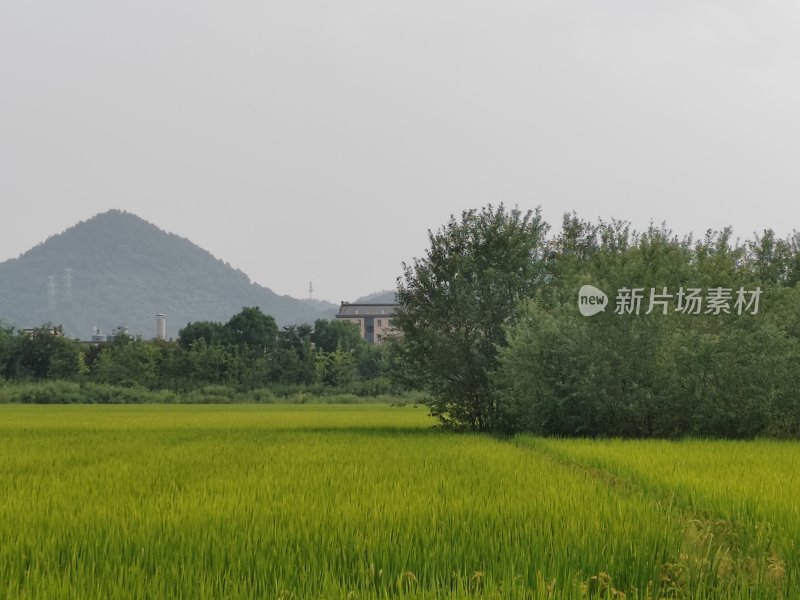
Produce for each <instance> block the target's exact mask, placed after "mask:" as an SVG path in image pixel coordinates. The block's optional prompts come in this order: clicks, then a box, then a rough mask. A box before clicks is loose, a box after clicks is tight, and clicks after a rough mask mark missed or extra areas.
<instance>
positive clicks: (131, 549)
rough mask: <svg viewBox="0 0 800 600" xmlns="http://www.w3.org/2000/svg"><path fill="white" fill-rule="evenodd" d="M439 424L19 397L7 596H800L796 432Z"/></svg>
mask: <svg viewBox="0 0 800 600" xmlns="http://www.w3.org/2000/svg"><path fill="white" fill-rule="evenodd" d="M433 425H434V422H433V421H432V420H431V419H430V418H429V417H428V416H427V415H426V413H425V411H424V410H422V409H419V408H414V407H411V406H405V407H395V406H386V405H380V406H378V405H359V406H335V405H316V406H314V405H297V406H281V405H266V406H265V405H227V406H217V405H194V406H187V405H168V406H163V405H124V406H100V405H95V406H85V405H84V406H81V405H74V406H73V405H67V406H36V405H25V406H20V405H2V406H0V595H2V594H3V593H4V595H5V596H6V597H10V598H14V597H24V598H65V597H71V598H86V599H89V598H295V599H306V598H331V599H334V598H473V597H481V598H547V597H557V598H562V597H563V598H573V597H576V598H580V597H587V598H588V597H593V598H621V597H623V596H622V595H623V594H625V595H626V597H627V598H645V597H686V598H689V597H692V598H702V597H707V598H717V597H735V598H738V597H748V598H750V597H754V598H758V597H762V598H775V597H779V596H781V595H782V596H784V597H787V598H791V597H793V596H794V595H795V592H797V591H798V583H797V571H796V569H797V565H796V564H795V562H794V561H793V556H794V555H795V553H794V552H793V550H794V546H793V544H794V541H793V540H796V539H798V538H797V537H796V533H797V531H798V529H797V526H798V518H797V511H796V509H794V508H793V507H792V496H794V497H796V494H794V492H795V491H796V486H797V485H798V483H797V477H796V475H795V473H796V471H797V470H796V467H794V466H793V465H796V460H797V458H800V454H798V452H797V446H796V445H795V444H792V443H774V442H770V443H761V442H757V443H752V444H747V443H730V442H694V441H690V442H681V443H667V442H663V443H650V442H616V441H608V442H587V441H574V440H573V441H564V440H541V439H535V438H526V437H521V438H517V439H515V440H513V441H508V440H496V439H492V438H488V437H481V436H470V435H456V434H450V433H445V432H442V431H439V430H436V429H434V428H433ZM659 444H661V445H659ZM793 469H794V470H793ZM787 473H790V475H788V476H786V474H787ZM782 481H783V482H788V483H784V484H783V485H782V483H781V482H782ZM784 496H785V497H784ZM2 586H5V587H2Z"/></svg>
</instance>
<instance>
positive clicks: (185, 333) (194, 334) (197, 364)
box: [0, 308, 391, 393]
mask: <svg viewBox="0 0 800 600" xmlns="http://www.w3.org/2000/svg"><path fill="white" fill-rule="evenodd" d="M62 334H63V332H62V331H61V329H60V328H59V327H55V328H54V327H52V326H50V325H45V326H43V327H41V328H39V329H36V330H34V331H33V332H24V333H23V332H20V333H17V334H15V333H14V331H13V330H12V329H10V328H0V377H2V378H4V379H7V380H12V381H39V380H56V379H57V380H66V381H87V382H96V383H105V384H113V385H119V386H126V387H133V386H136V387H145V388H148V389H153V390H156V389H166V390H173V391H176V392H182V391H190V390H195V389H198V388H200V387H203V386H207V385H225V386H231V387H233V388H236V389H238V390H243V391H244V390H252V389H257V388H261V387H265V386H275V385H285V386H298V385H302V386H316V387H327V388H335V389H337V390H347V391H355V392H361V393H378V392H386V391H388V389H389V387H390V382H389V379H388V374H389V372H390V371H391V357H390V353H389V352H387V350H386V348H384V347H382V346H380V345H373V344H369V343H367V342H366V341H364V340H363V339H362V338H361V336H360V333H359V330H358V328H357V327H356V326H354V325H353V324H351V323H349V322H346V321H328V320H325V319H320V320H317V321H316V322H315V323H314V325H313V326H310V325H298V326H290V327H284V328H282V329H279V328H278V326H277V325H276V323H275V320H274V319H273V318H272V317H271V316H269V315H265V314H263V313H262V312H261V310H260V309H259V308H244V309H242V311H241V312H239V313H238V314H236V315H234V316H233V317H232V318H231V319H230V320H229V321H228V322H227V323H217V322H210V321H204V322H196V323H189V324H188V325H187V326H186V327H185V328H184V329H182V330H181V331H180V333H179V337H178V340H177V341H163V340H143V339H141V338H138V337H131V336H128V335H125V334H122V333H119V334H117V335H116V336H114V337H113V338H112V339H111V340H110V341H109V342H108V343H103V344H86V343H82V342H78V341H75V340H71V339H68V338H67V337H64V336H63V335H62Z"/></svg>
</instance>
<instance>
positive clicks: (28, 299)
mask: <svg viewBox="0 0 800 600" xmlns="http://www.w3.org/2000/svg"><path fill="white" fill-rule="evenodd" d="M244 306H258V307H260V308H261V310H262V311H263V312H264V313H266V314H271V315H272V316H273V317H275V320H276V321H277V322H278V323H279V324H280V325H289V324H294V323H305V322H313V321H314V320H315V319H317V318H332V317H333V315H335V312H336V308H337V305H335V304H333V303H328V302H324V301H318V302H314V303H309V302H306V301H304V300H300V299H296V298H292V297H290V296H287V295H278V294H276V293H275V292H274V291H272V290H271V289H270V288H268V287H265V286H262V285H260V284H257V283H255V282H253V281H251V279H250V278H249V277H248V276H247V275H246V274H245V273H243V272H242V271H240V270H239V269H236V268H234V267H232V266H231V265H230V264H229V263H227V262H224V261H222V260H221V259H219V258H217V257H215V256H214V255H212V254H211V253H210V252H208V251H207V250H205V249H203V248H201V247H199V246H197V245H196V244H194V243H193V242H191V240H189V239H187V238H183V237H180V236H178V235H176V234H174V233H169V232H166V231H164V230H162V229H160V228H158V227H157V226H156V225H154V224H152V223H150V222H148V221H145V220H144V219H142V218H141V217H138V216H137V215H135V214H133V213H129V212H126V211H123V210H118V209H112V210H109V211H106V212H103V213H100V214H97V215H95V216H93V217H91V218H90V219H87V220H85V221H79V222H78V223H76V224H75V225H73V226H71V227H69V228H67V229H66V230H64V231H63V232H61V233H58V234H55V235H52V236H50V237H48V238H47V239H46V240H45V241H44V242H41V243H40V244H37V245H36V246H34V247H32V248H31V249H29V250H28V251H26V252H24V253H22V254H21V255H20V256H18V257H17V258H12V259H8V260H6V261H4V262H2V263H0V320H2V321H3V322H5V323H7V324H10V325H13V326H16V327H35V326H38V325H41V324H43V323H48V322H49V323H53V324H56V325H59V324H60V325H63V326H64V329H65V331H66V332H67V333H68V334H69V335H70V336H72V337H81V338H88V337H89V336H90V335H91V333H92V330H93V328H94V327H101V328H103V329H112V328H114V327H117V326H120V325H122V326H126V327H127V328H128V329H129V330H130V332H131V333H132V334H134V335H142V336H145V337H151V336H152V335H154V333H155V315H156V314H158V313H165V314H166V315H167V319H168V321H167V323H168V336H170V337H176V336H177V332H178V330H179V329H180V328H182V327H184V326H185V325H186V324H187V323H188V322H191V321H199V320H209V321H220V322H225V321H227V320H228V319H229V318H230V317H231V316H233V315H234V314H235V313H237V312H238V311H240V310H241V309H242V307H244Z"/></svg>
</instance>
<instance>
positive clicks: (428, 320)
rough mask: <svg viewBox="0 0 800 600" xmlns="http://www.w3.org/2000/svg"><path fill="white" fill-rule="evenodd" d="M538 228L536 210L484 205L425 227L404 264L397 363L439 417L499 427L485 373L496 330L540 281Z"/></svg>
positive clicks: (493, 360) (493, 357)
mask: <svg viewBox="0 0 800 600" xmlns="http://www.w3.org/2000/svg"><path fill="white" fill-rule="evenodd" d="M546 231H547V225H546V224H545V223H544V221H543V220H542V218H541V215H540V213H539V210H538V209H537V210H536V211H535V212H532V211H527V212H521V211H520V210H518V209H516V208H515V209H512V210H507V209H506V208H505V207H504V206H503V205H502V204H501V205H500V206H498V207H497V208H495V207H493V206H492V205H487V206H486V207H484V208H482V209H480V210H468V211H464V212H463V213H462V215H461V219H460V220H457V219H456V218H455V217H454V216H453V217H451V218H450V221H449V222H448V223H447V224H446V225H445V226H443V227H442V228H440V229H439V230H438V231H437V232H435V233H434V232H431V231H429V232H428V237H429V241H430V248H429V249H428V250H427V252H426V255H425V257H424V258H419V259H415V260H414V262H413V264H411V265H407V264H405V265H404V273H403V276H402V277H400V278H399V279H398V292H397V296H398V300H399V302H400V304H401V309H400V310H399V312H398V314H397V317H396V319H395V324H396V326H397V327H398V328H399V329H400V330H401V331H402V333H403V341H402V345H401V348H402V352H403V354H404V358H405V361H406V363H407V364H408V365H409V366H410V367H411V369H412V370H413V372H414V373H415V374H416V376H417V377H418V379H419V382H420V383H422V384H423V385H424V386H425V387H426V388H427V389H428V391H429V392H430V394H431V399H430V401H429V406H430V408H431V412H432V414H434V415H436V416H437V417H439V419H440V420H441V421H442V422H443V423H445V424H448V425H452V426H456V427H466V428H469V429H473V430H479V431H491V430H499V429H503V428H504V427H505V423H504V415H503V410H502V407H501V406H499V405H498V403H497V402H496V398H495V396H494V395H493V394H492V389H491V387H492V384H491V374H492V372H493V371H494V370H495V369H496V368H497V349H498V346H502V345H503V343H504V341H505V329H504V328H505V327H506V326H507V325H508V324H509V323H512V322H514V321H515V319H516V307H517V306H518V305H519V302H520V300H521V299H522V298H525V297H528V296H531V295H532V294H533V293H534V292H535V290H536V288H537V286H539V284H540V283H541V279H542V274H543V269H542V264H543V257H542V248H543V243H544V236H545V234H546Z"/></svg>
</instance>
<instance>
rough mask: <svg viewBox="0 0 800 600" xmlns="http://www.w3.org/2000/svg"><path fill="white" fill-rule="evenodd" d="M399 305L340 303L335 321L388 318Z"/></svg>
mask: <svg viewBox="0 0 800 600" xmlns="http://www.w3.org/2000/svg"><path fill="white" fill-rule="evenodd" d="M399 306H400V305H399V304H351V303H350V302H342V305H341V306H340V307H339V313H338V314H337V315H336V318H337V319H349V318H353V317H381V316H385V317H390V316H392V315H393V314H394V312H395V311H396V310H397V308H398V307H399Z"/></svg>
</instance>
